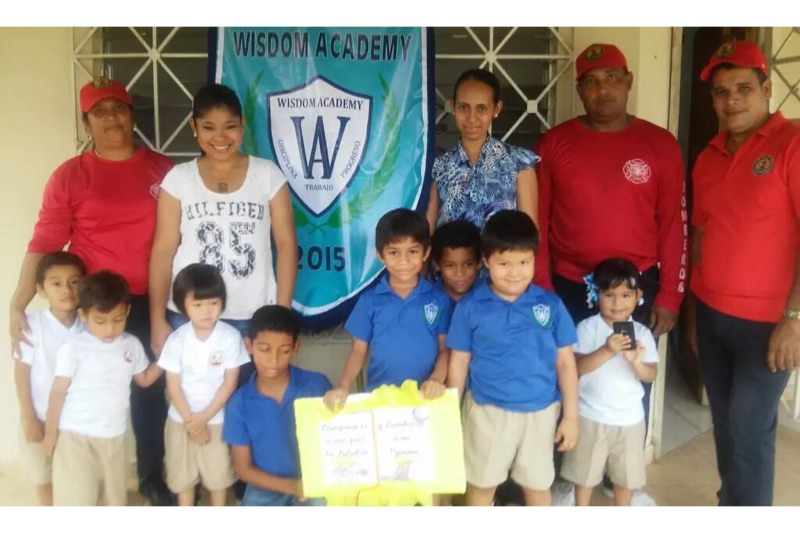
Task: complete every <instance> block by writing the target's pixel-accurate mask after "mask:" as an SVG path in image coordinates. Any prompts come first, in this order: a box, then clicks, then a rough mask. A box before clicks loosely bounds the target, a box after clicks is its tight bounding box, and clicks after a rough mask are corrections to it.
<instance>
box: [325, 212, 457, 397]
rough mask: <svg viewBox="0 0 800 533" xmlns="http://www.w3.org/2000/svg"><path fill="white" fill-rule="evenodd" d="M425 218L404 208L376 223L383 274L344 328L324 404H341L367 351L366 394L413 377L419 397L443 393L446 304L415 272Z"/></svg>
mask: <svg viewBox="0 0 800 533" xmlns="http://www.w3.org/2000/svg"><path fill="white" fill-rule="evenodd" d="M430 243H431V237H430V229H429V227H428V221H427V220H425V217H424V216H423V215H421V214H420V213H417V212H415V211H412V210H410V209H403V208H400V209H395V210H392V211H389V212H388V213H386V214H385V215H383V216H382V217H381V219H380V220H379V221H378V227H377V229H376V230H375V247H376V248H377V253H378V257H379V258H380V260H381V261H382V262H383V264H384V265H386V271H387V274H386V275H384V276H383V277H382V278H381V279H380V281H379V282H378V284H377V285H376V286H375V287H373V288H371V289H369V290H367V291H366V292H365V293H364V294H362V295H361V297H360V298H359V299H358V302H357V303H356V306H355V308H354V309H353V312H352V313H351V314H350V318H349V319H348V320H347V322H346V323H345V329H347V331H348V332H349V333H350V334H352V335H353V347H352V348H351V350H350V355H349V356H348V357H347V362H346V363H345V367H344V371H343V372H342V378H341V379H340V380H339V384H338V386H337V387H336V388H335V389H333V390H331V391H329V392H328V393H327V394H326V395H325V403H326V405H327V406H328V407H329V408H330V409H332V410H336V409H337V408H338V407H341V406H343V405H344V402H345V400H346V399H347V395H348V392H349V390H350V386H351V384H352V383H353V381H354V380H355V379H356V377H358V374H359V373H360V372H361V370H362V368H363V367H364V363H365V362H366V360H367V352H368V351H369V352H370V358H369V366H368V367H367V378H366V390H367V392H369V391H372V390H373V389H375V388H377V387H380V386H381V385H387V384H388V385H398V386H399V385H402V384H403V382H404V381H405V380H407V379H413V380H416V382H417V383H418V384H420V383H421V384H422V385H421V386H420V392H422V395H423V396H424V397H425V398H436V397H438V396H441V395H442V394H444V391H445V388H444V381H445V378H446V377H447V365H448V350H447V348H446V347H445V345H444V340H445V335H446V333H447V328H448V326H449V323H450V315H451V313H452V303H451V301H450V298H449V297H448V296H447V294H445V293H444V292H443V291H440V290H436V289H435V288H434V286H433V284H431V283H430V282H429V281H427V280H426V279H424V278H422V277H421V276H420V272H421V271H422V267H423V265H424V264H425V260H426V259H427V258H428V254H429V253H430Z"/></svg>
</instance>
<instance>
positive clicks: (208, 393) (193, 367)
mask: <svg viewBox="0 0 800 533" xmlns="http://www.w3.org/2000/svg"><path fill="white" fill-rule="evenodd" d="M172 294H173V300H174V303H175V307H177V308H178V309H179V310H180V311H181V312H182V313H183V314H185V315H186V316H187V317H188V318H189V322H187V323H186V324H184V325H183V326H181V327H179V328H178V329H176V330H175V331H174V332H172V333H171V334H170V336H169V337H168V338H167V340H166V342H165V343H164V348H163V350H162V351H161V357H160V358H159V361H158V365H159V366H160V367H161V368H163V369H164V370H166V371H167V392H168V394H169V398H170V403H171V406H170V409H169V414H168V419H167V424H166V428H165V430H164V442H165V449H166V464H167V486H168V487H169V489H170V490H171V491H172V492H174V493H176V494H177V495H178V504H179V505H193V504H194V499H195V486H196V485H197V483H198V482H201V481H202V483H203V486H204V487H205V488H206V489H207V490H208V491H209V495H210V499H211V505H219V506H221V505H225V503H226V500H227V491H228V488H229V487H230V486H231V485H233V483H234V481H236V476H235V473H234V471H233V462H232V460H231V454H230V450H229V448H228V445H227V444H225V442H223V440H222V423H223V421H224V415H225V413H224V409H223V408H224V407H225V404H226V403H227V402H228V399H229V398H230V396H231V394H233V392H234V391H235V390H236V384H237V381H238V377H239V367H240V366H241V365H243V364H245V363H248V362H249V361H250V358H249V357H248V355H247V351H246V350H245V346H244V341H243V339H242V336H241V335H240V334H239V332H238V331H237V330H236V328H234V327H233V326H231V325H229V324H226V323H225V322H223V321H221V320H219V317H220V315H221V314H222V311H223V310H224V309H225V301H226V290H225V282H224V281H223V279H222V276H221V275H220V273H219V271H218V270H217V268H216V267H214V266H212V265H206V264H200V263H195V264H191V265H189V266H187V267H185V268H184V269H182V270H181V271H180V272H179V273H178V275H177V276H176V277H175V282H174V283H173V286H172Z"/></svg>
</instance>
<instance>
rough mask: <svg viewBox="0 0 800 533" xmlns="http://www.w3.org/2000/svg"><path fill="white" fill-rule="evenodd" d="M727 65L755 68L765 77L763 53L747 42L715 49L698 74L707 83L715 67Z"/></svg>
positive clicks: (734, 43)
mask: <svg viewBox="0 0 800 533" xmlns="http://www.w3.org/2000/svg"><path fill="white" fill-rule="evenodd" d="M723 63H728V64H731V65H733V66H736V67H744V68H757V69H758V70H760V71H761V72H763V73H764V75H765V76H767V75H768V74H767V60H766V59H764V52H762V51H761V49H760V48H759V47H758V45H756V44H755V43H751V42H748V41H728V42H726V43H724V44H723V45H722V46H720V47H719V48H717V50H716V52H714V55H712V56H711V59H709V60H708V65H706V68H704V69H703V71H702V72H701V73H700V79H701V80H702V81H708V79H709V78H710V77H711V71H712V70H714V67H716V66H717V65H722V64H723Z"/></svg>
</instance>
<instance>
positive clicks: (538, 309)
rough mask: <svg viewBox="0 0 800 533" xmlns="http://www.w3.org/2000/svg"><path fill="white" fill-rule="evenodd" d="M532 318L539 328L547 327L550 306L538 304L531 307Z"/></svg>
mask: <svg viewBox="0 0 800 533" xmlns="http://www.w3.org/2000/svg"><path fill="white" fill-rule="evenodd" d="M532 309H533V318H535V319H536V322H538V323H539V325H540V326H543V327H547V326H549V325H550V306H549V305H545V304H539V305H534V306H533V308H532Z"/></svg>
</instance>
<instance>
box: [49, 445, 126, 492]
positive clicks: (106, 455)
mask: <svg viewBox="0 0 800 533" xmlns="http://www.w3.org/2000/svg"><path fill="white" fill-rule="evenodd" d="M101 494H102V495H103V497H104V500H105V503H106V505H114V506H123V505H127V504H128V466H127V455H126V453H125V435H120V436H118V437H112V438H110V439H101V438H97V437H87V436H86V435H80V434H78V433H72V432H70V431H61V432H60V433H59V435H58V442H56V449H55V453H54V454H53V504H54V505H83V506H87V505H98V504H99V502H100V496H101Z"/></svg>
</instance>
